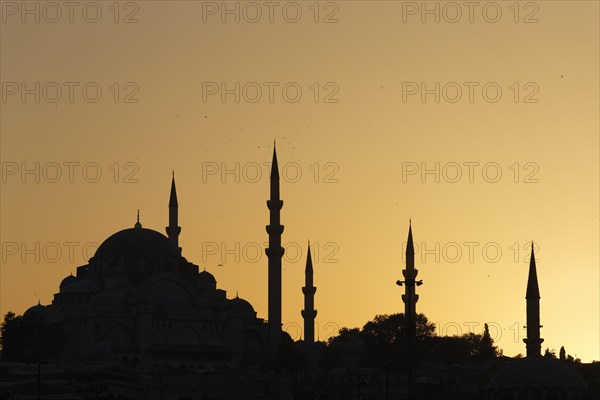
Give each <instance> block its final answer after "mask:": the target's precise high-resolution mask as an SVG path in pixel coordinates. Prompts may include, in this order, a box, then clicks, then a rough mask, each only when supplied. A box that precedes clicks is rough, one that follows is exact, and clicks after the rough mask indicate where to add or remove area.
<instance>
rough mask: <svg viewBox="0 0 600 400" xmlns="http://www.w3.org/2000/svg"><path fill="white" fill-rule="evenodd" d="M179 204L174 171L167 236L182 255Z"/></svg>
mask: <svg viewBox="0 0 600 400" xmlns="http://www.w3.org/2000/svg"><path fill="white" fill-rule="evenodd" d="M178 214H179V204H178V203H177V189H175V171H173V178H172V180H171V196H170V198H169V226H167V229H166V230H167V236H168V237H169V240H170V241H171V242H172V243H173V244H174V245H175V246H176V247H177V248H178V249H179V253H181V247H179V234H180V233H181V227H180V226H178V223H179V215H178Z"/></svg>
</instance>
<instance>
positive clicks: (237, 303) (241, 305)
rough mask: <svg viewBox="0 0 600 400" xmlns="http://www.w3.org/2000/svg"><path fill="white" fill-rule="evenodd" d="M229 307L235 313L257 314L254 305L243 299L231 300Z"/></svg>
mask: <svg viewBox="0 0 600 400" xmlns="http://www.w3.org/2000/svg"><path fill="white" fill-rule="evenodd" d="M229 307H230V308H231V309H232V310H235V311H240V312H244V313H252V314H254V313H255V311H254V307H252V304H250V303H248V302H247V301H246V300H244V299H241V298H239V297H237V296H236V297H235V298H234V299H231V300H229Z"/></svg>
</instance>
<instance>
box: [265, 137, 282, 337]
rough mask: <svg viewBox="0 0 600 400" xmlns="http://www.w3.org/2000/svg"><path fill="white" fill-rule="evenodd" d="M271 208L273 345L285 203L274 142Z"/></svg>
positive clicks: (278, 310)
mask: <svg viewBox="0 0 600 400" xmlns="http://www.w3.org/2000/svg"><path fill="white" fill-rule="evenodd" d="M267 207H268V208H269V225H267V233H268V234H269V247H268V248H266V249H265V253H266V254H267V257H268V258H269V272H268V274H269V316H268V318H269V331H270V333H271V337H272V338H273V339H274V341H273V344H275V342H276V341H277V339H278V338H279V336H280V334H281V257H283V253H284V248H283V247H281V234H282V233H283V225H281V224H280V218H279V213H280V210H281V207H283V201H282V200H281V199H280V198H279V167H278V165H277V151H276V150H275V142H273V162H272V164H271V198H270V199H269V200H267Z"/></svg>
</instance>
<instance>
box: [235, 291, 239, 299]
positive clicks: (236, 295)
mask: <svg viewBox="0 0 600 400" xmlns="http://www.w3.org/2000/svg"><path fill="white" fill-rule="evenodd" d="M235 298H236V299H239V298H240V297H239V296H238V291H237V290H236V291H235Z"/></svg>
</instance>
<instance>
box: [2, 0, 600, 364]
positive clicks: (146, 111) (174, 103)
mask: <svg viewBox="0 0 600 400" xmlns="http://www.w3.org/2000/svg"><path fill="white" fill-rule="evenodd" d="M36 4H37V6H36ZM48 4H49V5H48ZM423 4H424V3H422V2H393V1H345V2H319V3H315V2H304V1H299V2H282V3H270V2H245V3H238V2H235V1H228V2H225V3H223V2H199V1H172V2H166V1H140V2H121V3H119V4H118V7H115V6H114V4H113V2H101V1H98V2H77V4H75V5H73V6H72V7H73V8H72V9H70V8H69V6H67V5H65V4H64V2H46V3H44V2H20V1H17V2H11V1H3V2H2V3H0V5H1V7H2V8H1V12H2V20H1V21H0V22H1V24H0V34H1V38H0V45H1V57H0V78H1V79H0V80H1V81H2V99H0V101H1V102H0V106H1V115H0V116H1V118H0V128H1V142H0V144H1V150H0V155H1V159H2V181H1V182H2V192H1V196H0V200H1V204H2V207H1V225H0V227H1V236H2V237H1V242H2V260H1V270H0V272H1V274H0V279H1V281H0V312H1V313H2V314H5V313H6V312H7V311H9V310H13V311H15V312H18V313H22V312H23V311H25V310H26V309H27V308H28V307H29V306H31V305H33V304H35V303H36V302H37V301H38V299H39V300H40V301H41V302H42V303H43V304H48V303H50V302H51V300H52V296H53V294H54V293H55V292H57V291H58V285H59V283H60V280H61V279H62V278H63V277H64V276H66V275H68V274H69V273H70V272H71V271H75V268H76V267H77V266H79V265H82V264H84V263H85V260H86V259H87V258H88V257H90V256H91V255H93V249H94V248H95V247H97V245H98V244H99V243H101V242H102V241H103V240H104V239H105V238H107V237H108V236H109V235H111V234H112V233H114V232H116V231H118V230H121V229H123V228H127V227H131V226H133V224H134V222H135V214H136V210H137V209H140V210H141V221H142V224H143V225H144V227H147V228H152V229H155V230H158V231H160V232H164V227H165V226H166V224H167V202H168V194H169V184H170V175H171V170H172V169H175V171H176V179H177V185H178V193H179V205H180V225H181V226H182V228H183V229H182V234H181V238H180V243H181V245H182V247H183V254H184V256H185V257H187V258H188V260H190V261H192V262H194V263H196V264H199V265H200V266H201V268H204V267H206V269H207V270H208V271H210V272H211V273H213V274H214V275H215V276H216V278H217V281H218V286H219V287H220V288H222V289H225V290H226V291H227V293H228V296H229V297H233V296H235V293H236V291H238V292H239V295H240V297H243V298H246V299H247V300H249V301H250V302H251V303H252V304H253V305H254V307H255V309H256V310H257V312H258V316H259V317H262V318H266V316H267V275H266V266H267V259H266V256H265V255H264V252H263V251H262V249H261V247H263V246H264V242H266V241H267V234H266V232H265V228H264V226H265V225H266V224H267V223H268V210H267V207H266V203H265V201H266V199H267V196H268V162H270V159H271V152H272V142H273V139H274V138H276V139H277V147H278V156H279V160H280V164H281V167H282V171H281V172H282V184H281V192H282V198H283V200H284V207H283V209H282V214H281V215H282V223H283V224H284V225H285V226H286V228H285V232H284V235H283V242H284V243H287V246H286V247H287V258H284V266H283V268H284V271H283V296H284V298H283V321H284V324H285V325H284V327H285V329H286V330H288V332H290V334H291V335H292V336H293V337H295V338H299V336H298V334H299V333H298V331H297V328H299V327H300V326H301V325H302V321H301V317H300V310H301V308H302V304H303V303H302V301H303V299H302V293H301V287H302V286H303V279H304V275H303V272H304V259H305V256H306V253H305V246H306V241H307V240H308V239H309V238H310V240H311V242H312V243H313V244H314V246H315V251H316V254H313V261H314V264H315V266H314V267H315V285H316V286H317V287H318V291H317V294H316V296H315V302H316V308H317V309H318V310H319V314H318V316H317V323H318V324H319V325H318V327H317V329H316V333H317V335H318V336H319V337H320V338H321V339H326V338H327V337H328V336H330V335H331V334H332V333H335V332H336V331H337V329H338V328H339V327H342V326H348V327H354V326H362V325H363V324H364V323H365V322H367V321H368V320H370V319H372V318H373V317H374V316H375V315H376V314H382V313H394V312H401V311H403V304H402V301H401V298H400V295H401V294H402V291H401V289H400V288H399V287H397V286H396V285H395V281H396V280H397V279H400V278H401V276H402V273H401V270H402V268H403V262H404V259H403V253H404V248H403V245H404V241H405V240H406V235H407V231H408V219H409V218H411V217H412V220H413V233H414V239H415V242H416V243H415V244H416V245H417V251H418V252H417V256H416V264H417V268H418V269H419V278H421V279H423V280H424V282H425V283H424V285H423V286H421V287H419V288H418V293H419V294H420V300H419V303H418V304H417V309H418V311H419V312H423V313H425V314H426V315H427V316H428V317H429V319H430V320H432V321H433V322H435V323H436V324H437V325H438V327H439V331H438V332H439V333H446V334H454V333H457V332H458V333H465V332H468V331H469V329H474V330H475V331H478V332H480V331H482V329H483V324H484V323H489V324H490V325H491V326H492V327H493V328H491V329H492V331H491V333H492V334H494V331H495V332H496V335H495V337H496V342H497V344H498V345H499V346H500V347H501V348H503V349H504V351H505V354H507V355H515V354H517V353H523V352H524V351H525V346H524V344H523V342H522V338H523V337H524V333H525V331H524V329H523V326H524V325H525V299H524V297H525V287H526V279H527V267H528V250H527V247H528V246H529V243H530V241H531V240H535V242H536V243H537V244H538V245H539V251H538V275H539V283H540V292H541V296H542V299H541V319H542V324H543V326H544V327H543V328H542V337H544V338H545V342H544V344H543V346H544V348H545V347H546V346H548V347H550V348H555V349H556V350H558V349H559V348H560V346H563V345H564V346H565V348H566V350H567V353H569V354H572V355H577V356H578V357H580V358H582V359H583V360H584V361H591V360H594V359H595V360H599V359H600V343H599V342H600V339H599V338H600V331H599V329H600V317H599V315H600V298H599V285H600V280H599V265H600V260H599V252H598V243H599V239H600V238H599V224H598V218H599V215H598V209H599V197H598V195H599V174H598V171H599V164H598V159H599V157H598V156H599V142H598V133H599V117H598V110H599V101H598V99H599V96H598V93H599V92H598V88H599V79H598V77H599V73H598V71H599V64H598V60H599V50H598V49H599V48H600V46H599V43H598V42H599V39H598V37H599V23H598V21H599V18H598V17H599V6H598V3H597V2H595V1H569V2H567V1H539V2H519V3H514V2H474V3H473V4H474V5H473V6H472V8H469V7H468V6H465V5H462V6H461V4H463V3H462V2H427V9H425V6H423ZM515 4H516V5H515ZM36 7H37V8H36ZM498 12H499V14H498ZM436 18H437V20H438V21H436ZM36 19H37V21H36ZM94 21H96V22H94ZM115 21H117V22H115ZM294 21H295V22H294ZM36 83H39V84H36ZM499 91H500V92H499ZM36 100H37V101H36ZM264 163H267V164H264ZM27 171H33V172H29V173H28V172H27ZM36 171H37V172H36ZM98 174H100V175H98ZM498 174H500V175H498ZM423 246H424V247H425V248H423ZM298 251H300V253H298ZM219 264H223V265H219Z"/></svg>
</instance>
